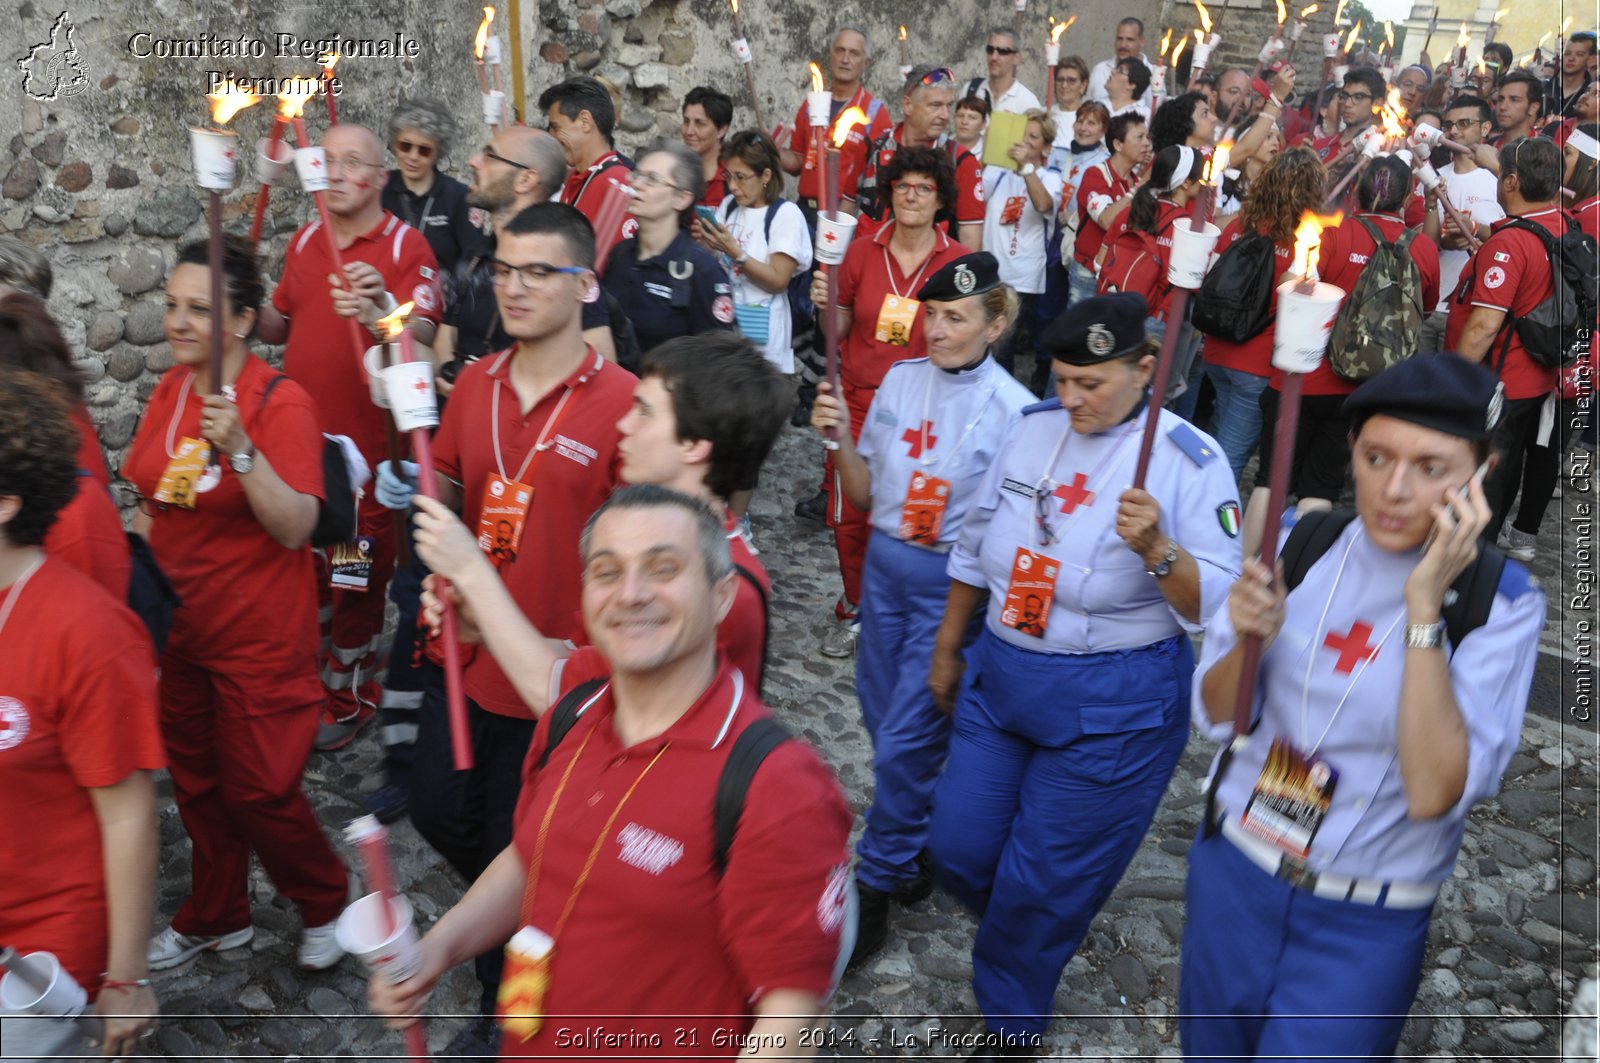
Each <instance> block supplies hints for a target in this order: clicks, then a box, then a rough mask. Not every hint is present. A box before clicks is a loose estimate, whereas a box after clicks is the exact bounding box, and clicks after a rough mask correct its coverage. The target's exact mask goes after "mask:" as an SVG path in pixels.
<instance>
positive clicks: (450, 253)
mask: <svg viewBox="0 0 1600 1063" xmlns="http://www.w3.org/2000/svg"><path fill="white" fill-rule="evenodd" d="M455 131H456V124H455V119H453V118H451V117H450V112H448V111H447V110H445V108H444V106H443V105H442V104H440V103H438V102H436V101H434V100H404V101H402V102H401V104H400V106H399V107H398V108H396V109H395V112H394V117H393V118H391V119H389V149H390V150H391V151H393V152H394V157H395V162H396V164H397V165H396V166H395V168H394V169H392V170H390V171H389V183H388V184H386V185H384V186H383V199H382V202H383V209H384V210H387V211H388V212H390V213H391V214H394V215H396V216H397V217H399V219H400V220H401V221H403V222H405V223H406V224H407V225H409V226H411V227H412V228H413V229H415V230H417V231H418V232H419V233H421V234H422V235H423V238H424V239H426V240H427V241H428V246H429V247H431V248H433V255H434V257H435V258H437V259H438V260H439V270H440V272H441V273H442V274H443V275H445V276H449V275H450V272H451V270H453V269H454V268H455V264H456V263H457V262H458V261H460V259H461V257H462V256H463V255H465V254H468V253H469V252H471V251H472V250H473V249H474V248H475V247H477V246H478V244H479V243H480V242H482V240H483V226H482V224H481V223H478V222H474V221H473V217H474V211H473V208H472V207H471V206H469V205H468V204H467V186H466V185H464V184H462V183H461V182H460V181H457V180H456V179H455V178H454V177H451V176H450V175H448V174H446V173H443V172H441V171H440V169H439V163H440V162H442V161H443V160H444V157H445V156H446V155H448V154H450V142H451V140H452V139H453V138H454V137H455Z"/></svg>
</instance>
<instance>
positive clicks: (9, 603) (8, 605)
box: [0, 554, 44, 632]
mask: <svg viewBox="0 0 1600 1063" xmlns="http://www.w3.org/2000/svg"><path fill="white" fill-rule="evenodd" d="M43 564H44V555H43V554H40V555H39V557H38V558H37V559H35V560H34V562H33V564H31V565H29V566H28V571H26V572H24V573H23V574H22V578H21V579H19V580H17V582H15V583H13V584H12V585H11V590H10V591H9V592H8V593H7V594H6V600H5V602H4V603H3V604H0V632H3V631H5V629H6V621H7V620H10V619H11V610H12V609H14V608H16V605H17V599H18V598H20V597H22V588H24V587H26V586H27V585H28V581H29V580H30V579H32V578H33V574H34V573H35V572H37V571H39V568H40V566H41V565H43Z"/></svg>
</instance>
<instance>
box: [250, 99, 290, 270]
mask: <svg viewBox="0 0 1600 1063" xmlns="http://www.w3.org/2000/svg"><path fill="white" fill-rule="evenodd" d="M288 127H289V120H288V119H287V118H285V117H284V116H283V115H281V114H279V115H274V116H273V119H272V132H271V133H268V134H267V153H268V154H269V155H270V154H271V153H272V151H273V149H274V148H275V147H277V145H278V144H279V143H280V142H281V141H282V140H283V131H284V130H285V129H287V128H288ZM271 198H272V185H271V184H270V183H268V182H266V181H262V182H261V191H260V192H258V193H257V194H256V213H255V217H254V218H253V219H251V222H250V246H251V247H252V248H254V247H255V246H256V245H257V244H259V243H260V242H261V226H262V224H263V223H264V222H265V221H266V218H267V200H269V199H271Z"/></svg>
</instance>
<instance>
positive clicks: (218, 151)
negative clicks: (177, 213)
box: [189, 80, 261, 395]
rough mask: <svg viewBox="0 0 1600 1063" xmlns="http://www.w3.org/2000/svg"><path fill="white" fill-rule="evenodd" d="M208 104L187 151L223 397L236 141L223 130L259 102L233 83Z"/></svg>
mask: <svg viewBox="0 0 1600 1063" xmlns="http://www.w3.org/2000/svg"><path fill="white" fill-rule="evenodd" d="M206 99H207V100H209V101H210V104H211V123H212V124H211V125H210V127H208V128H206V129H193V130H190V133H189V140H190V149H191V151H192V152H193V153H194V161H195V180H196V181H197V182H198V183H199V185H200V187H201V188H204V189H205V190H206V208H207V209H206V214H207V221H208V229H209V232H208V237H209V238H208V240H207V246H206V265H207V266H208V267H210V270H211V290H210V298H211V389H210V390H211V394H213V395H220V394H222V305H223V304H222V293H223V283H222V193H223V192H225V191H227V190H229V189H231V188H233V183H234V177H235V173H236V171H235V166H236V164H237V159H236V158H235V155H236V153H237V148H238V141H239V138H238V136H236V135H235V134H233V133H231V132H229V131H228V130H226V129H224V128H223V126H225V125H226V124H227V123H228V121H229V119H231V118H232V117H233V116H234V115H235V114H237V113H239V111H241V110H243V109H244V108H246V107H252V106H254V105H255V104H257V103H259V102H261V101H260V98H259V97H257V96H256V95H255V94H254V93H252V92H250V91H248V90H245V89H241V88H240V87H239V86H238V85H235V84H234V83H233V81H232V80H229V81H227V82H225V83H224V84H223V85H222V87H221V88H220V89H218V90H217V91H216V92H213V93H207V94H206Z"/></svg>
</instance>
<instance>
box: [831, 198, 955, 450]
mask: <svg viewBox="0 0 1600 1063" xmlns="http://www.w3.org/2000/svg"><path fill="white" fill-rule="evenodd" d="M894 226H895V223H894V222H893V221H890V222H889V224H887V225H885V226H884V227H883V228H881V229H879V230H878V231H877V232H876V233H875V234H874V235H873V236H872V238H871V239H869V240H868V239H862V238H860V237H857V238H856V239H854V240H852V241H851V243H850V249H849V250H848V251H846V252H845V254H844V263H843V264H842V265H841V266H840V267H839V289H838V290H839V305H840V306H843V307H848V308H849V309H850V311H851V317H850V331H849V333H848V334H846V335H845V336H844V337H843V342H841V343H840V344H839V377H840V380H841V382H842V383H843V384H844V387H845V390H846V392H858V393H861V394H860V395H859V396H858V397H859V400H860V404H861V411H862V412H863V413H864V412H865V411H866V408H867V406H868V405H870V404H871V402H872V394H871V393H872V392H873V391H876V390H877V388H878V385H879V384H881V383H883V375H884V374H885V373H887V372H888V371H889V367H890V366H891V365H893V364H894V363H896V362H899V361H903V360H905V359H907V358H921V357H922V356H923V355H925V354H927V353H928V349H927V340H926V339H925V337H924V334H923V328H922V320H923V317H924V313H923V310H922V307H920V306H918V307H917V311H916V317H915V319H914V320H913V321H912V323H911V330H910V332H909V333H908V334H907V336H906V343H905V345H904V346H897V345H896V344H893V343H890V342H888V341H887V340H879V339H878V338H877V334H878V318H879V315H880V314H881V313H882V312H883V308H884V301H885V300H886V299H888V298H889V297H890V296H894V297H897V298H900V299H912V300H914V299H915V298H916V294H917V291H918V290H919V289H921V287H922V285H923V284H924V283H925V282H926V281H927V280H928V278H929V277H932V276H933V275H934V274H935V273H937V272H939V269H940V268H941V267H942V266H944V264H945V263H946V262H952V261H954V260H955V259H958V258H960V257H961V256H962V255H968V254H971V253H972V249H971V248H969V247H966V246H964V245H962V244H958V243H956V242H955V241H954V240H952V239H950V237H948V236H947V235H945V233H944V230H943V229H941V228H938V227H937V226H936V227H935V228H934V234H933V236H934V244H933V252H932V253H931V254H930V255H929V256H928V257H927V259H925V260H924V261H923V263H922V265H921V266H920V267H919V268H917V269H915V270H913V271H912V272H911V273H910V275H907V274H905V273H903V272H902V271H901V269H900V265H899V263H897V262H896V261H895V258H894V255H892V254H890V253H889V241H890V240H891V239H892V238H893V237H894ZM887 334H888V333H886V335H887ZM855 401H857V399H856V398H851V402H852V403H854V402H855ZM852 409H854V406H852ZM857 430H858V431H859V429H857Z"/></svg>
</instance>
